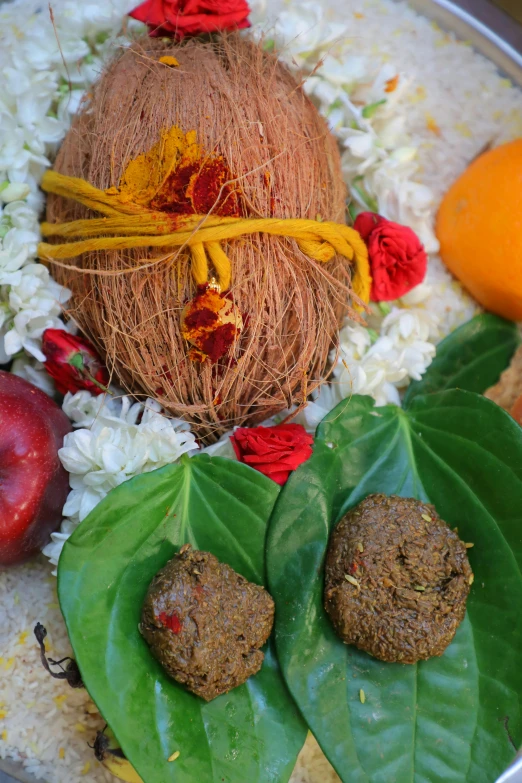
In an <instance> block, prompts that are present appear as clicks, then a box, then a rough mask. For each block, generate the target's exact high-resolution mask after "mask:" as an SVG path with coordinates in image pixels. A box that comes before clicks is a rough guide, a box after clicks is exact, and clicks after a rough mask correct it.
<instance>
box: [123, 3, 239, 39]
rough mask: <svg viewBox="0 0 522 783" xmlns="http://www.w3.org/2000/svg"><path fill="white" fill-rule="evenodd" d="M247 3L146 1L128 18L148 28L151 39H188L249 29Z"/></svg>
mask: <svg viewBox="0 0 522 783" xmlns="http://www.w3.org/2000/svg"><path fill="white" fill-rule="evenodd" d="M249 13H250V7H249V5H248V3H247V2H246V0H145V2H144V3H141V5H139V6H138V7H137V8H135V9H134V10H133V11H131V12H130V14H129V16H132V17H133V18H134V19H138V21H140V22H144V23H145V24H146V25H148V26H149V35H151V36H163V35H170V36H172V37H175V38H184V37H185V36H186V35H201V34H202V33H215V32H217V31H218V30H239V29H241V28H243V27H250V22H249V21H248V15H249Z"/></svg>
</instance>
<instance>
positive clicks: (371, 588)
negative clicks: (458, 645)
mask: <svg viewBox="0 0 522 783" xmlns="http://www.w3.org/2000/svg"><path fill="white" fill-rule="evenodd" d="M325 580H326V581H325V596H324V601H325V603H324V605H325V609H326V611H327V612H328V614H329V615H330V619H331V621H332V623H333V626H334V628H335V630H336V632H337V634H338V635H339V636H340V637H341V639H342V640H343V642H345V643H346V644H354V645H355V646H356V647H358V648H359V649H360V650H365V651H366V652H368V653H370V655H373V656H375V657H376V658H379V659H380V660H381V661H398V662H400V663H415V662H416V661H419V660H426V659H427V658H431V657H432V656H433V655H442V653H443V652H444V650H445V649H446V647H447V646H448V645H449V643H450V642H451V640H452V639H453V637H454V635H455V632H456V630H457V628H458V626H459V624H460V622H461V621H462V619H463V618H464V614H465V612H466V599H467V597H468V593H469V590H470V584H471V582H472V581H473V575H472V572H471V568H470V565H469V562H468V558H467V554H466V547H465V545H464V544H463V543H462V541H460V540H459V537H458V536H457V535H456V533H454V532H453V531H452V530H451V529H450V528H449V527H448V526H447V524H446V523H445V522H444V521H443V520H442V519H440V517H439V515H438V514H437V512H436V511H435V508H434V507H433V506H431V505H428V504H425V503H421V502H420V501H418V500H415V499H414V498H400V497H396V496H395V495H391V496H390V497H388V496H386V495H369V496H368V497H367V498H366V499H365V500H363V501H362V503H360V504H359V505H358V506H356V507H355V508H354V509H352V510H351V511H349V512H348V514H346V516H344V517H343V519H342V520H341V521H340V522H339V524H338V525H337V527H336V528H335V530H334V531H333V533H332V537H331V539H330V544H329V548H328V554H327V557H326V574H325Z"/></svg>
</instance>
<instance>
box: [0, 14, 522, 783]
mask: <svg viewBox="0 0 522 783" xmlns="http://www.w3.org/2000/svg"><path fill="white" fill-rule="evenodd" d="M1 1H2V0H0V4H1ZM298 1H299V0H298ZM521 2H522V0H521ZM409 4H410V5H411V6H412V7H413V8H415V9H416V10H418V11H419V12H420V13H422V14H424V15H425V16H428V17H429V18H430V19H433V20H434V21H436V22H438V23H439V24H440V26H441V27H443V28H444V29H446V30H450V31H452V32H454V33H456V35H457V36H459V38H462V39H463V40H466V41H471V43H472V44H473V46H474V47H475V49H476V50H477V51H479V52H481V54H483V55H485V56H486V57H487V58H488V59H489V60H491V61H492V62H494V63H495V65H496V66H497V67H498V68H499V69H500V70H501V71H502V72H503V73H505V74H506V76H509V78H511V79H512V80H513V82H515V83H516V84H519V85H520V86H521V87H522V25H520V24H518V22H516V21H515V20H514V19H512V18H511V17H510V16H509V15H508V14H506V13H505V12H504V11H502V10H500V9H499V8H497V7H495V6H494V5H492V3H491V2H489V0H454V1H453V0H409ZM15 781H19V783H37V781H35V780H33V778H31V777H29V776H28V775H27V773H25V772H24V771H23V770H22V769H20V767H19V766H18V765H16V764H14V763H13V762H9V761H4V760H2V759H0V783H15ZM47 783H53V781H48V782H47ZM200 783H203V781H201V782H200ZM492 783H493V781H492ZM496 783H522V758H521V759H520V760H519V762H516V763H515V764H514V765H513V766H512V767H510V769H509V770H507V771H506V772H505V773H504V775H502V776H501V778H499V779H498V781H497V782H496Z"/></svg>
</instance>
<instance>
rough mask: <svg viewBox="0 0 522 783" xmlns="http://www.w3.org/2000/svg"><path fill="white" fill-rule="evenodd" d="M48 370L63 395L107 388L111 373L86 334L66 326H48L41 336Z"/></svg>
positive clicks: (100, 390) (96, 392)
mask: <svg viewBox="0 0 522 783" xmlns="http://www.w3.org/2000/svg"><path fill="white" fill-rule="evenodd" d="M42 351H43V353H44V354H45V358H46V361H45V369H46V370H47V372H48V373H49V375H50V376H51V378H54V382H55V384H56V388H57V389H58V391H59V392H60V393H61V394H65V393H66V392H68V391H69V392H72V393H73V394H74V393H75V392H77V391H80V389H87V390H88V391H90V392H91V393H92V394H101V393H102V391H107V386H108V384H109V374H108V372H107V370H106V369H105V367H104V366H103V364H102V362H101V359H100V357H99V356H98V354H97V353H96V351H95V349H94V346H93V345H92V344H91V343H90V342H89V341H88V340H85V339H84V338H83V337H75V336H74V335H72V334H69V332H64V331H63V329H46V330H45V332H44V333H43V337H42Z"/></svg>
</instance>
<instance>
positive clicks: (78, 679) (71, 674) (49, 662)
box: [34, 623, 84, 688]
mask: <svg viewBox="0 0 522 783" xmlns="http://www.w3.org/2000/svg"><path fill="white" fill-rule="evenodd" d="M34 635H35V637H36V641H37V642H38V645H39V647H40V659H41V661H42V664H43V665H44V667H45V668H46V669H47V671H48V672H49V674H50V675H51V677H54V679H55V680H67V683H68V684H69V685H70V686H71V688H83V687H84V685H83V680H82V676H81V674H80V670H79V669H78V664H77V663H76V661H75V660H74V658H69V657H66V658H61V659H60V660H59V661H55V660H53V659H52V658H48V657H47V656H46V653H45V639H46V637H47V629H46V628H44V626H43V625H42V624H41V623H36V625H35V627H34ZM66 661H67V666H66V667H65V668H64V666H63V664H64V663H65V662H66ZM51 666H58V667H59V669H60V671H58V672H53V670H52V669H51Z"/></svg>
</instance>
